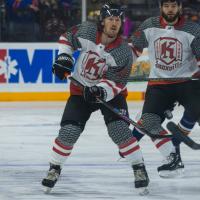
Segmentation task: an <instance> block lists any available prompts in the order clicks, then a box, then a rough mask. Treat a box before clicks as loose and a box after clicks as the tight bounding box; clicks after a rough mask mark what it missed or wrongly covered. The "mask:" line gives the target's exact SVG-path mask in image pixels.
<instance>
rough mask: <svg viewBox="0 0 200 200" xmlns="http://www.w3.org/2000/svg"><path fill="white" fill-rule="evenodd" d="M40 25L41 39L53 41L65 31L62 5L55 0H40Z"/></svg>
mask: <svg viewBox="0 0 200 200" xmlns="http://www.w3.org/2000/svg"><path fill="white" fill-rule="evenodd" d="M39 7H40V17H41V20H40V27H41V33H42V34H43V37H42V38H43V40H45V41H49V42H53V41H56V40H58V37H59V36H60V35H61V34H62V33H64V32H65V31H66V24H65V20H64V14H63V9H62V8H63V7H62V6H61V4H60V2H58V1H57V0H41V1H40V4H39Z"/></svg>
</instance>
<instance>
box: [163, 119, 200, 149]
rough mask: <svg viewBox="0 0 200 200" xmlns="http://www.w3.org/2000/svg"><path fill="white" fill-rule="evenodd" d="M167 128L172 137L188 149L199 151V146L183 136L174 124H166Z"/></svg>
mask: <svg viewBox="0 0 200 200" xmlns="http://www.w3.org/2000/svg"><path fill="white" fill-rule="evenodd" d="M167 128H168V130H169V131H170V132H171V133H172V134H173V136H174V137H175V138H176V139H178V140H180V141H182V142H184V143H185V144H186V145H187V146H189V147H190V148H192V149H194V150H199V149H200V144H198V143H196V142H195V141H193V140H192V139H191V138H190V137H188V136H187V135H184V134H183V133H182V132H181V130H180V129H179V128H178V126H177V125H176V124H175V123H174V122H168V123H167Z"/></svg>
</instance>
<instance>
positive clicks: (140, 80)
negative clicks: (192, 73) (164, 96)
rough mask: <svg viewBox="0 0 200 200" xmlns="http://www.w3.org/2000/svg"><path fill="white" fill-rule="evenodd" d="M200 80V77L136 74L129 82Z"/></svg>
mask: <svg viewBox="0 0 200 200" xmlns="http://www.w3.org/2000/svg"><path fill="white" fill-rule="evenodd" d="M197 80H200V79H199V78H193V77H171V78H150V77H142V76H136V77H129V78H128V82H136V81H139V82H142V81H197Z"/></svg>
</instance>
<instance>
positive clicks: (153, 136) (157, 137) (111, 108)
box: [68, 76, 172, 139]
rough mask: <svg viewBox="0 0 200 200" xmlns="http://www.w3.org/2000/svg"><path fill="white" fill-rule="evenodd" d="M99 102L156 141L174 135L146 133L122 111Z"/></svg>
mask: <svg viewBox="0 0 200 200" xmlns="http://www.w3.org/2000/svg"><path fill="white" fill-rule="evenodd" d="M68 78H69V80H71V81H72V83H74V84H75V85H77V86H79V87H80V88H84V85H82V83H80V82H79V81H77V80H76V79H74V78H73V77H71V76H70V77H68ZM97 100H98V101H99V102H100V103H102V104H103V105H104V106H105V107H106V108H108V109H109V110H110V111H111V112H113V113H115V114H116V115H117V116H118V117H120V118H121V119H123V120H124V121H126V122H128V123H130V124H132V125H133V126H134V127H136V128H138V129H139V130H140V131H142V132H143V133H144V134H146V135H148V136H149V137H151V138H154V139H161V138H171V137H172V135H156V134H152V133H150V132H148V131H146V129H144V128H143V127H142V126H140V125H139V124H138V123H137V122H135V121H133V120H132V119H130V118H129V117H127V116H126V115H123V114H122V113H121V112H120V110H118V109H117V108H113V107H112V106H111V105H110V104H109V103H108V102H106V101H104V100H103V99H101V98H98V97H97Z"/></svg>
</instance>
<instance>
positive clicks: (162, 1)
mask: <svg viewBox="0 0 200 200" xmlns="http://www.w3.org/2000/svg"><path fill="white" fill-rule="evenodd" d="M165 2H177V4H178V5H179V6H180V5H181V4H182V0H160V1H159V3H160V6H162V5H163V3H165Z"/></svg>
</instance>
